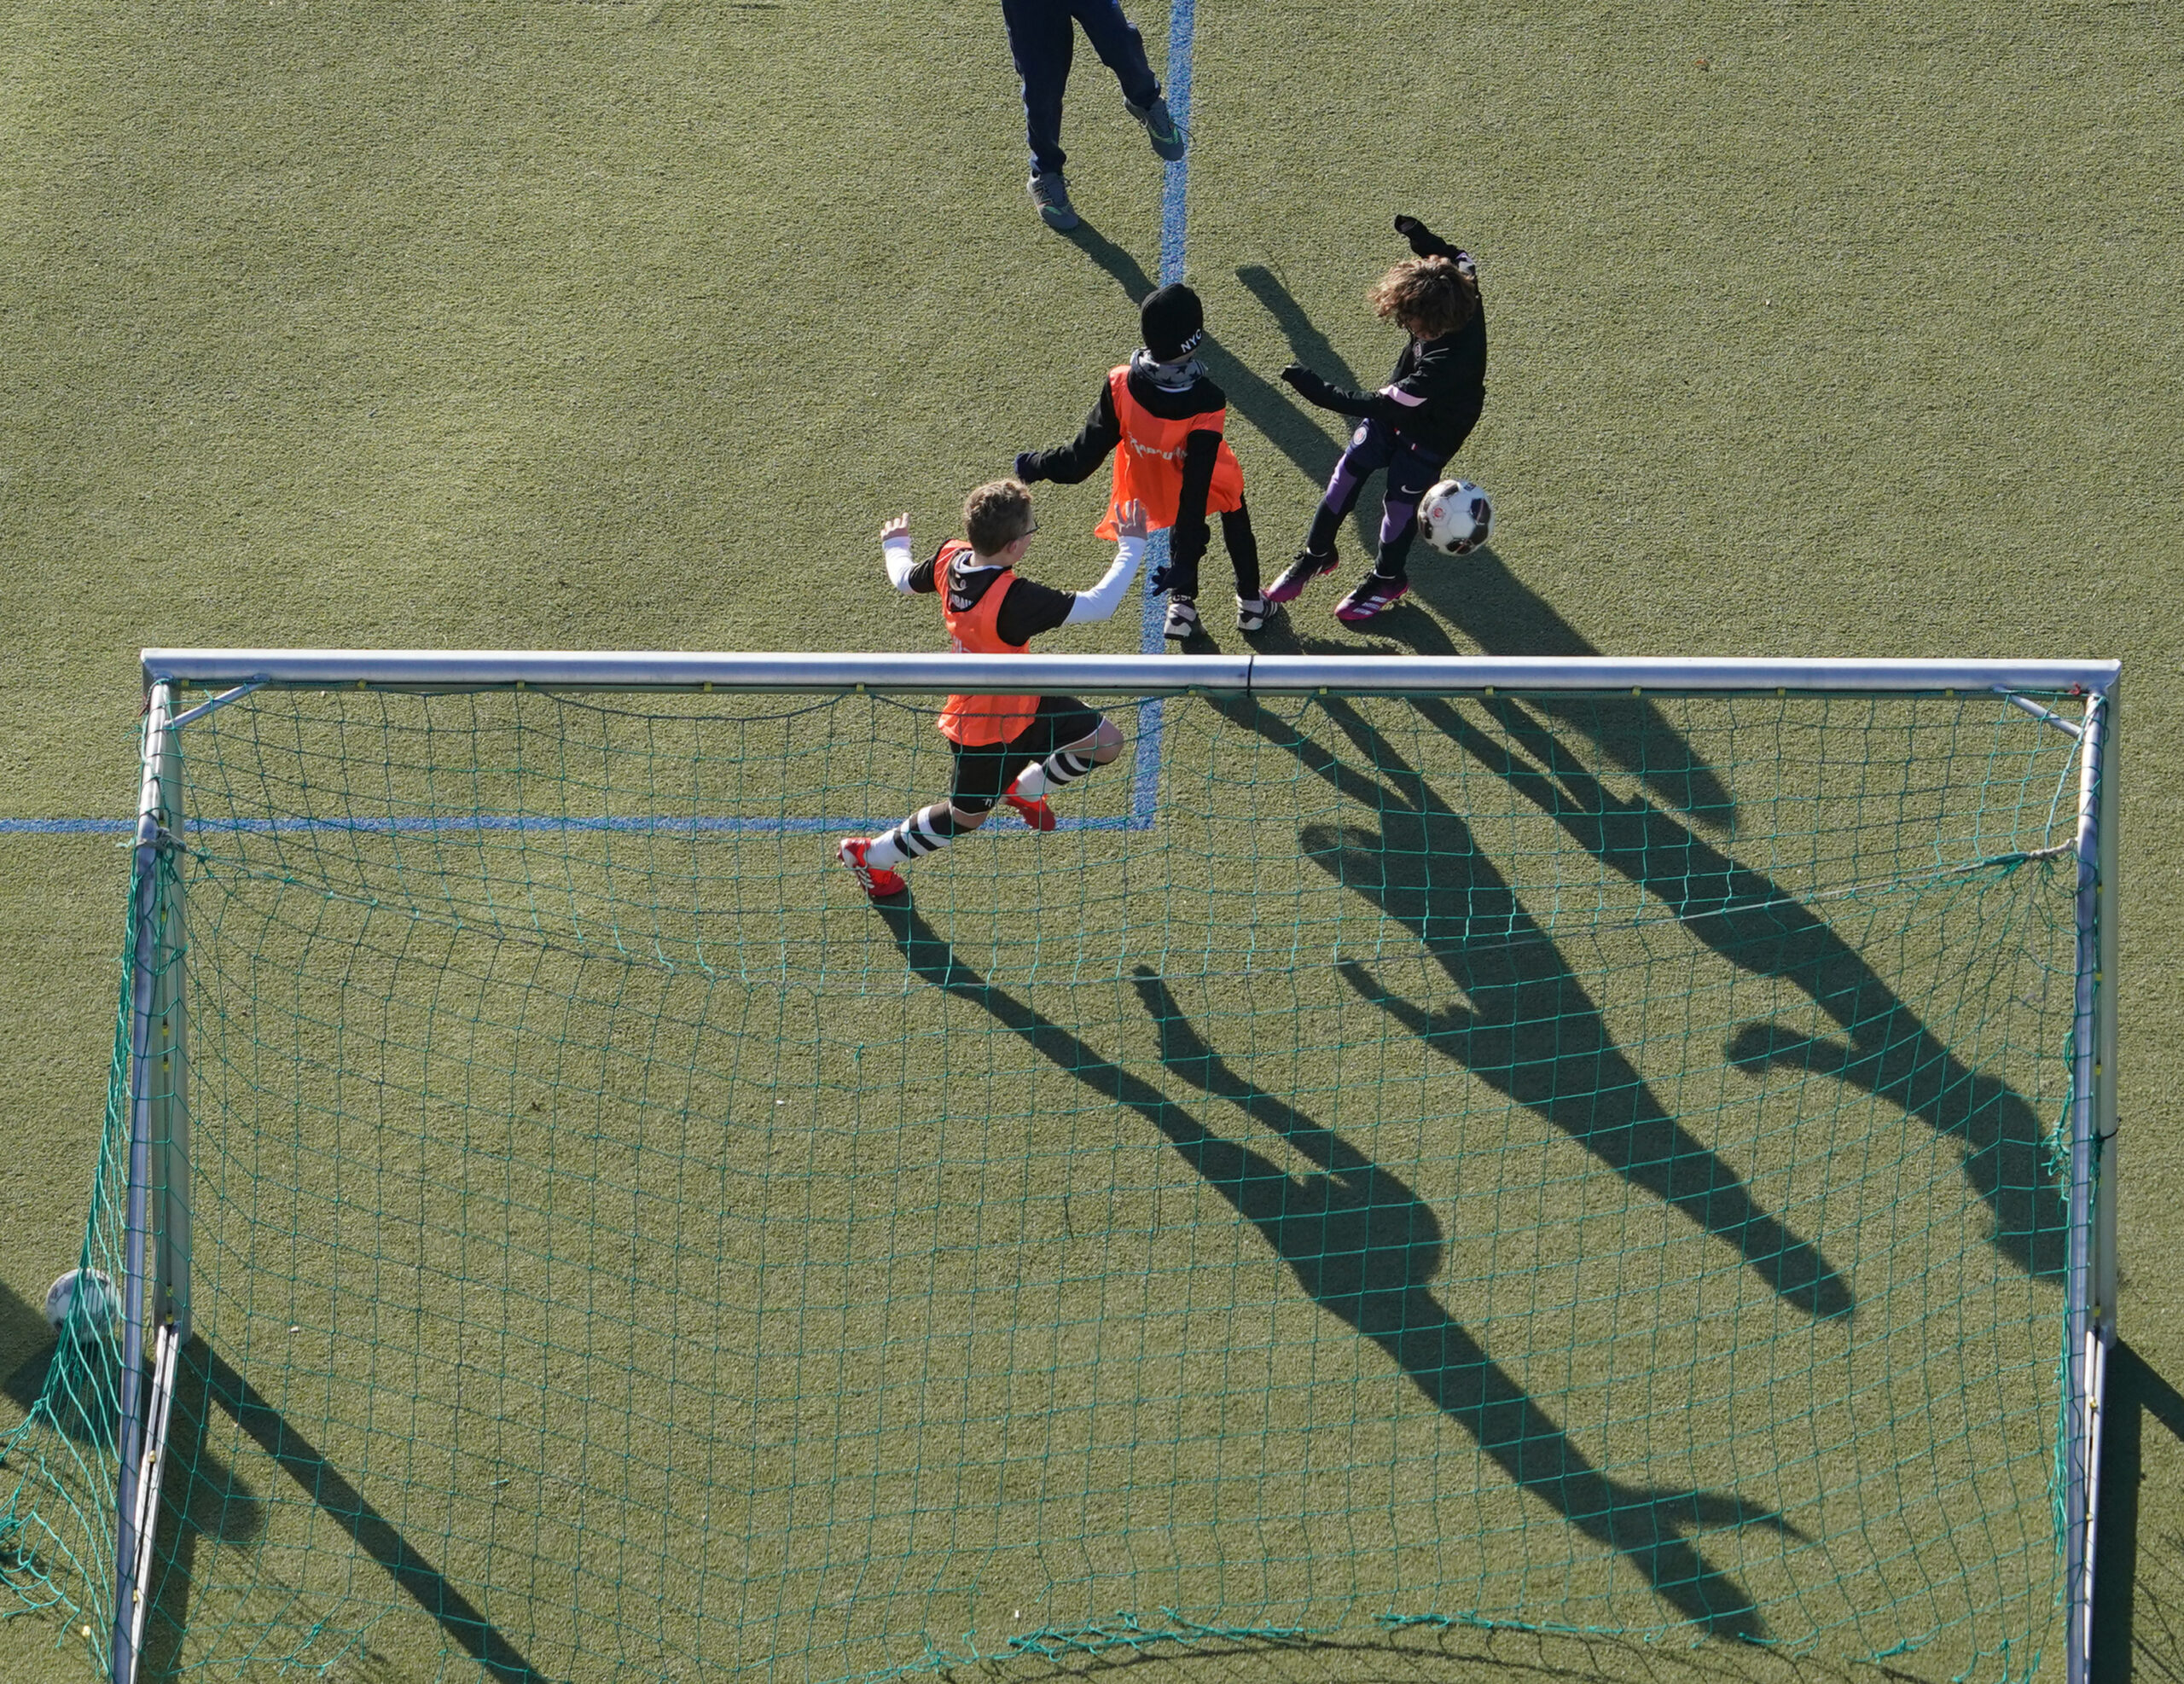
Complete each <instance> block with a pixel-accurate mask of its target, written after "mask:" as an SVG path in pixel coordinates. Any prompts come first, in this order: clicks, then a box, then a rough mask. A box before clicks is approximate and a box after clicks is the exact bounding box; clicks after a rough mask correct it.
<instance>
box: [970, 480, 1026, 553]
mask: <svg viewBox="0 0 2184 1684" xmlns="http://www.w3.org/2000/svg"><path fill="white" fill-rule="evenodd" d="M1028 531H1031V491H1030V489H1029V488H1028V487H1027V486H1026V485H1025V484H1024V482H1023V481H1022V480H1021V479H996V480H993V481H991V482H990V483H989V484H986V485H981V486H979V489H978V490H977V491H973V492H972V493H971V495H970V496H967V497H966V498H964V499H963V534H964V536H965V537H967V538H969V539H970V541H971V548H972V549H975V550H977V551H978V552H979V555H999V554H1000V553H1001V552H1002V550H1004V549H1007V548H1008V546H1009V545H1010V544H1012V543H1015V542H1016V540H1017V539H1019V538H1020V537H1023V536H1024V534H1025V533H1026V532H1028Z"/></svg>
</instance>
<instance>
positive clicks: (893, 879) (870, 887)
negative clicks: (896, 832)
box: [834, 836, 910, 901]
mask: <svg viewBox="0 0 2184 1684" xmlns="http://www.w3.org/2000/svg"><path fill="white" fill-rule="evenodd" d="M871 846H872V839H871V838H870V837H867V836H851V837H845V839H843V842H842V845H841V846H840V847H839V848H837V849H835V850H834V857H835V858H836V859H839V861H841V862H842V863H843V864H844V865H845V866H847V867H848V868H850V874H851V876H853V877H855V878H856V879H857V886H858V887H859V888H861V889H863V891H864V892H865V893H866V894H868V895H869V896H871V897H872V898H873V899H874V900H876V901H887V900H892V899H894V898H895V897H896V896H897V895H907V894H909V892H910V886H909V884H908V883H906V882H904V881H903V874H901V873H900V872H897V871H890V870H888V869H887V868H886V866H884V865H867V864H866V863H865V862H864V857H865V853H866V851H868V850H869V849H870V848H871Z"/></svg>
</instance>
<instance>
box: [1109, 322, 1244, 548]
mask: <svg viewBox="0 0 2184 1684" xmlns="http://www.w3.org/2000/svg"><path fill="white" fill-rule="evenodd" d="M1107 392H1108V393H1109V395H1110V396H1111V397H1112V398H1113V400H1114V405H1115V419H1116V420H1117V421H1119V422H1121V423H1122V430H1123V442H1122V443H1121V444H1118V445H1116V446H1115V484H1114V490H1113V491H1112V492H1111V493H1110V494H1109V496H1108V498H1107V516H1106V518H1105V519H1104V520H1101V522H1100V524H1099V526H1097V527H1096V528H1095V529H1094V530H1095V531H1096V532H1097V534H1098V536H1100V537H1103V538H1112V537H1114V536H1115V521H1116V511H1117V510H1118V509H1119V508H1122V506H1123V505H1124V503H1126V502H1141V503H1142V504H1144V505H1145V520H1146V530H1147V531H1153V532H1158V531H1163V530H1164V529H1165V528H1167V527H1170V526H1174V525H1175V524H1176V504H1177V503H1178V502H1181V501H1182V495H1183V441H1184V440H1185V439H1187V438H1189V437H1190V436H1191V434H1193V433H1205V432H1211V433H1219V432H1222V431H1223V430H1224V429H1225V428H1226V427H1228V425H1229V411H1228V410H1226V409H1207V410H1205V411H1203V412H1201V413H1200V414H1198V415H1186V416H1184V417H1183V418H1182V420H1181V421H1163V420H1161V419H1160V417H1159V416H1158V415H1154V414H1153V412H1152V411H1151V410H1150V409H1147V408H1146V407H1145V405H1144V404H1141V403H1139V402H1138V401H1137V399H1136V398H1133V397H1131V396H1130V369H1129V368H1128V366H1127V365H1125V366H1124V367H1123V368H1119V369H1110V370H1109V371H1108V374H1107ZM1243 506H1244V467H1243V464H1242V463H1241V462H1238V461H1237V460H1236V453H1235V452H1234V450H1230V449H1229V441H1228V440H1227V439H1226V438H1223V440H1222V441H1221V445H1220V448H1219V450H1217V451H1216V452H1215V454H1214V458H1213V483H1212V485H1210V486H1209V487H1207V489H1206V493H1205V512H1206V513H1207V514H1230V513H1233V512H1234V510H1236V509H1239V508H1242V507H1243Z"/></svg>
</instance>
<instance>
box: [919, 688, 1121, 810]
mask: <svg viewBox="0 0 2184 1684" xmlns="http://www.w3.org/2000/svg"><path fill="white" fill-rule="evenodd" d="M1098 729H1100V711H1099V710H1098V709H1097V708H1091V707H1087V706H1085V705H1084V704H1083V702H1081V701H1079V700H1077V698H1076V697H1074V696H1041V697H1040V698H1039V706H1038V708H1037V711H1035V712H1034V713H1033V714H1032V715H1031V723H1030V724H1028V725H1026V726H1025V728H1024V729H1022V730H1020V731H1019V732H1018V733H1017V734H1016V735H1014V736H1013V737H1011V738H1009V740H1008V741H1007V742H990V743H977V744H973V745H970V746H966V745H964V744H962V743H960V742H957V741H956V740H954V739H952V738H951V739H950V740H949V744H948V746H949V747H950V749H952V750H954V751H955V755H956V781H955V787H953V788H952V789H950V791H949V792H948V803H949V804H950V806H952V807H954V808H955V809H956V810H957V811H958V812H964V813H990V812H991V811H992V810H994V804H995V803H996V802H997V801H999V800H1000V799H1001V798H1002V795H1003V794H1004V793H1006V792H1007V790H1008V787H1009V785H1011V784H1013V783H1014V782H1015V781H1016V775H1017V774H1018V773H1019V772H1020V771H1022V770H1023V769H1024V768H1025V765H1026V764H1028V763H1030V762H1031V761H1033V760H1043V759H1045V758H1047V757H1048V755H1049V754H1052V753H1053V752H1054V751H1055V750H1056V749H1058V748H1067V747H1068V746H1070V744H1072V743H1073V742H1083V740H1084V739H1085V738H1087V737H1089V736H1090V735H1092V734H1093V732H1095V731H1096V730H1098Z"/></svg>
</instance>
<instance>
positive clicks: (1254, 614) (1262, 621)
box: [1236, 596, 1274, 631]
mask: <svg viewBox="0 0 2184 1684" xmlns="http://www.w3.org/2000/svg"><path fill="white" fill-rule="evenodd" d="M1273 612H1274V605H1273V604H1272V603H1271V602H1269V601H1267V600H1266V598H1265V597H1263V596H1239V597H1238V598H1237V599H1236V630H1239V631H1263V630H1265V629H1266V617H1267V616H1268V615H1269V614H1270V613H1273Z"/></svg>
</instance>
